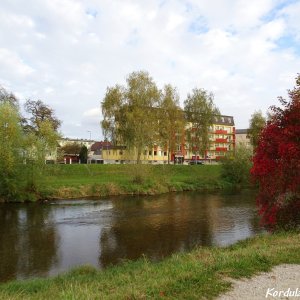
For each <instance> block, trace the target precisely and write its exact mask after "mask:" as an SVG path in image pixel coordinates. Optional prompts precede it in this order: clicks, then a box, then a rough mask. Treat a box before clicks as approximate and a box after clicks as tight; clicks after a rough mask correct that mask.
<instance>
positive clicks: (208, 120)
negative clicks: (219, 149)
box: [184, 88, 220, 157]
mask: <svg viewBox="0 0 300 300" xmlns="http://www.w3.org/2000/svg"><path fill="white" fill-rule="evenodd" d="M184 111H185V114H186V120H187V122H191V124H192V126H191V127H190V128H188V130H187V140H188V143H189V148H190V149H191V150H192V151H195V152H196V153H197V152H198V153H199V154H201V155H202V156H203V157H204V156H205V151H206V150H207V149H209V145H210V141H209V128H210V126H211V125H212V124H213V122H214V117H215V116H218V115H219V114H220V112H219V109H218V108H217V107H216V106H215V104H214V96H213V94H212V93H209V92H207V91H206V90H204V89H199V88H195V89H193V90H192V93H191V94H188V96H187V99H186V100H185V101H184Z"/></svg>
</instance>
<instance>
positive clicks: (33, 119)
mask: <svg viewBox="0 0 300 300" xmlns="http://www.w3.org/2000/svg"><path fill="white" fill-rule="evenodd" d="M25 111H26V112H27V113H29V114H30V117H29V119H28V120H27V124H26V125H25V128H27V129H28V130H29V131H32V132H35V133H36V134H39V132H40V127H41V124H42V122H44V121H47V122H48V123H49V124H51V126H52V128H53V130H55V131H57V130H58V128H59V127H60V125H61V121H60V120H59V119H58V118H57V117H56V116H55V114H54V110H53V109H52V108H50V107H49V106H48V105H46V104H44V103H43V102H42V101H41V100H38V101H33V100H27V101H26V103H25Z"/></svg>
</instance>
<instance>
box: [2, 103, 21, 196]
mask: <svg viewBox="0 0 300 300" xmlns="http://www.w3.org/2000/svg"><path fill="white" fill-rule="evenodd" d="M19 121H20V115H19V113H18V111H17V109H16V107H15V106H13V105H12V104H11V103H10V102H6V101H5V102H2V103H0V198H2V199H10V200H11V199H15V197H16V195H17V194H18V189H19V188H20V186H18V184H19V185H21V184H22V180H20V179H21V173H20V171H21V170H20V167H19V166H20V164H21V163H22V153H23V145H22V129H21V126H20V122H19Z"/></svg>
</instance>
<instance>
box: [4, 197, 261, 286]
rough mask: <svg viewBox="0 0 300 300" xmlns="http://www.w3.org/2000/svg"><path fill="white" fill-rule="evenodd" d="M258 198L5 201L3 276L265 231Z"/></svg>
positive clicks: (160, 252) (162, 252)
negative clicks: (259, 217)
mask: <svg viewBox="0 0 300 300" xmlns="http://www.w3.org/2000/svg"><path fill="white" fill-rule="evenodd" d="M254 198H255V197H254V195H253V193H251V192H246V193H243V194H239V195H217V194H216V195H211V194H210V195H203V194H202V195H201V194H198V193H178V194H166V195H162V196H157V197H143V198H134V197H127V198H117V199H111V200H99V201H96V200H80V201H79V200H78V201H57V202H52V203H48V204H30V205H20V204H18V205H11V204H1V205H0V281H4V280H10V279H14V278H29V277H33V276H48V275H54V274H57V273H59V272H62V271H66V270H68V269H70V268H71V267H74V266H76V265H81V264H91V265H94V266H96V267H100V268H103V267H107V266H108V265H111V264H116V263H118V262H120V261H121V260H123V259H136V258H139V257H141V256H142V255H143V254H145V255H147V256H148V257H149V258H150V259H152V260H158V259H161V258H162V257H164V256H167V255H170V254H171V253H174V252H181V251H186V250H190V249H192V248H193V247H194V246H196V245H205V246H210V245H220V246H223V245H227V244H230V243H233V242H235V241H237V240H239V239H242V238H246V237H248V236H251V235H253V234H255V233H256V232H258V231H259V230H260V229H259V226H258V222H257V218H256V212H255V201H254Z"/></svg>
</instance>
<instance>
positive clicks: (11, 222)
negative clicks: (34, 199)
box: [0, 204, 59, 280]
mask: <svg viewBox="0 0 300 300" xmlns="http://www.w3.org/2000/svg"><path fill="white" fill-rule="evenodd" d="M0 228H1V233H0V280H3V279H5V280H9V279H14V278H27V277H32V276H47V275H48V272H49V270H50V269H51V268H53V266H55V265H57V264H58V263H59V260H58V257H57V247H58V241H59V237H58V235H57V233H56V228H55V226H54V223H53V215H52V212H51V209H50V207H43V209H41V207H39V205H36V204H32V205H21V204H19V205H17V204H15V205H14V204H5V205H1V207H0Z"/></svg>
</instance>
